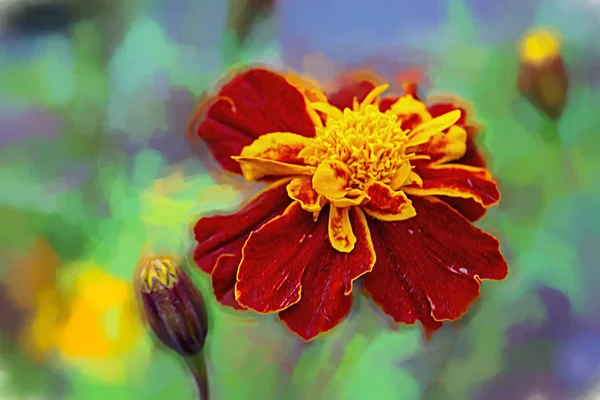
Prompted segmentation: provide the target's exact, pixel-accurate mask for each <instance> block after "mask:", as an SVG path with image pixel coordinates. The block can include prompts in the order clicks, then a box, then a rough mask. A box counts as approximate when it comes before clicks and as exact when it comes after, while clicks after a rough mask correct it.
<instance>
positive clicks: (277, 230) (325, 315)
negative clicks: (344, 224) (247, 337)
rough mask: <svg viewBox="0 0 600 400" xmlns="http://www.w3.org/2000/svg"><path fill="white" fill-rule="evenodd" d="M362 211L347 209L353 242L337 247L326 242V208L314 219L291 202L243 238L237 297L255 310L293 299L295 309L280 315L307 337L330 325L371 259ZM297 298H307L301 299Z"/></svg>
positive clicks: (338, 317) (275, 308)
mask: <svg viewBox="0 0 600 400" xmlns="http://www.w3.org/2000/svg"><path fill="white" fill-rule="evenodd" d="M359 213H360V214H359ZM362 216H363V214H362V213H361V212H360V211H359V210H353V212H352V223H353V229H355V230H356V231H355V235H356V237H357V243H356V247H355V249H354V250H353V251H352V252H350V253H341V252H338V251H336V250H334V249H333V248H332V247H331V244H330V243H329V240H328V232H327V225H328V218H327V213H321V214H320V216H319V218H318V219H317V222H314V220H313V217H312V213H309V212H306V211H304V210H302V208H301V207H300V205H299V204H298V203H294V204H292V205H291V206H290V207H289V208H288V210H287V211H286V213H285V214H284V215H283V216H281V217H278V218H275V219H273V220H272V221H271V222H269V223H267V224H265V225H264V226H263V227H262V228H261V229H259V230H258V231H255V232H254V233H252V235H250V238H249V239H248V241H247V242H246V245H245V246H244V252H243V255H244V258H243V260H242V263H241V264H240V267H239V270H238V283H237V285H236V296H237V300H238V302H239V303H240V304H242V305H243V306H246V307H248V308H250V309H253V310H255V311H258V312H261V313H269V312H277V311H283V310H285V309H287V308H288V307H290V306H294V305H296V306H297V307H298V308H297V309H296V311H293V310H292V309H290V310H289V312H283V313H281V318H282V319H283V320H284V322H285V323H286V324H288V326H290V328H291V329H292V330H293V331H294V332H296V333H298V335H300V336H302V337H303V338H305V339H307V340H308V339H310V338H312V337H314V336H315V335H317V334H318V333H320V332H324V331H326V330H329V329H331V328H333V327H334V326H335V325H337V324H338V323H339V322H340V321H341V320H342V319H343V318H344V317H345V316H346V314H347V313H348V310H349V307H350V305H351V298H349V295H350V294H351V290H352V281H353V280H354V279H356V278H357V277H359V276H360V275H362V274H363V273H365V272H368V271H369V270H370V269H371V266H372V264H373V261H374V257H375V254H374V251H373V250H372V248H371V246H370V244H371V243H370V241H369V240H368V236H367V233H366V232H367V231H366V229H365V228H364V227H365V226H366V224H365V223H366V221H365V220H363V221H365V222H362V224H361V223H360V221H359V219H360V218H361V217H362ZM354 225H356V226H354ZM273 243H277V245H276V246H274V245H273ZM359 243H360V244H359ZM304 285H306V286H304ZM301 296H302V300H301ZM303 301H307V302H306V303H305V304H304V305H302V302H303ZM294 307H295V306H294Z"/></svg>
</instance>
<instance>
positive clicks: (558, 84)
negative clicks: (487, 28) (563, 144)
mask: <svg viewBox="0 0 600 400" xmlns="http://www.w3.org/2000/svg"><path fill="white" fill-rule="evenodd" d="M560 50H561V49H560V40H559V37H558V35H556V34H553V33H552V32H550V31H547V30H544V29H534V30H532V31H530V32H529V33H527V34H526V35H525V37H524V38H523V40H522V42H521V66H520V70H519V81H518V88H519V91H520V92H521V94H523V95H524V96H526V97H527V98H528V99H529V101H531V103H532V104H533V105H534V106H536V107H537V108H539V109H540V110H541V111H543V112H544V113H545V114H546V115H548V116H549V117H550V118H552V119H558V118H560V116H561V114H562V111H563V108H564V106H565V103H566V101H567V91H568V87H569V82H568V79H567V73H566V71H565V66H564V62H563V59H562V56H561V53H560Z"/></svg>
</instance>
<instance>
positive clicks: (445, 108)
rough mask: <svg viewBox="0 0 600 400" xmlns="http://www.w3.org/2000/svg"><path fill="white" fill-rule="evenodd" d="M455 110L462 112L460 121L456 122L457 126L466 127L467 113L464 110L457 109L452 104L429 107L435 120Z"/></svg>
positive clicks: (428, 109)
mask: <svg viewBox="0 0 600 400" xmlns="http://www.w3.org/2000/svg"><path fill="white" fill-rule="evenodd" d="M454 110H460V119H459V120H458V121H456V125H461V126H464V125H465V123H466V121H467V112H466V111H465V109H464V108H461V107H456V106H455V105H454V104H450V103H439V104H434V105H432V106H430V107H427V111H429V114H431V116H432V117H433V118H435V117H439V116H442V115H444V114H447V113H449V112H450V111H454Z"/></svg>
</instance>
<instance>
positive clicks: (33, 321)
mask: <svg viewBox="0 0 600 400" xmlns="http://www.w3.org/2000/svg"><path fill="white" fill-rule="evenodd" d="M11 273H12V274H11V281H10V282H11V284H10V285H7V286H6V288H7V292H8V294H9V299H10V300H11V301H13V302H14V304H15V305H16V306H18V307H19V308H21V309H23V310H26V311H27V314H28V319H27V320H26V322H25V324H24V325H23V327H22V328H21V332H20V340H21V345H22V347H23V348H24V350H25V351H26V353H27V355H28V356H29V357H30V358H31V359H32V360H33V361H35V362H42V361H46V360H48V359H49V356H51V355H58V356H59V357H60V359H61V361H62V362H64V363H65V364H67V365H71V366H74V367H75V368H77V369H79V370H80V371H81V372H82V373H84V374H87V375H91V376H93V377H94V378H95V379H102V380H111V381H119V380H124V379H126V377H127V374H128V371H130V370H131V369H132V368H133V367H134V365H132V362H134V363H135V361H136V358H135V357H129V356H130V355H135V356H137V357H138V358H137V361H138V362H139V363H141V364H142V365H143V364H144V360H145V359H144V357H140V355H143V353H141V354H140V353H139V352H136V351H135V350H137V349H140V348H141V347H140V346H143V345H144V343H146V344H149V341H144V340H142V339H144V338H147V336H145V335H144V331H143V328H142V325H141V321H140V318H139V314H138V309H137V304H136V301H135V298H134V292H133V289H132V287H131V283H130V282H127V281H124V280H121V279H119V278H117V277H114V276H112V275H110V274H108V273H106V272H104V271H103V270H102V269H101V268H100V267H99V266H97V265H96V264H94V263H93V262H89V263H77V264H74V265H61V260H60V259H59V258H58V256H57V255H56V253H55V252H54V250H53V249H52V248H51V247H50V246H49V245H48V244H47V243H46V242H45V241H44V240H38V241H36V242H35V243H34V244H33V245H32V246H31V248H30V249H29V250H28V251H27V252H26V254H22V255H19V256H17V257H15V260H14V261H13V267H12V269H11ZM65 274H67V275H68V274H73V280H72V282H69V284H65V285H64V287H61V286H60V281H61V280H65ZM67 277H68V276H67ZM63 283H65V282H63ZM148 349H149V347H146V350H148ZM146 354H149V352H148V351H146ZM132 360H133V361H132Z"/></svg>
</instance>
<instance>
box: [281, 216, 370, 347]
mask: <svg viewBox="0 0 600 400" xmlns="http://www.w3.org/2000/svg"><path fill="white" fill-rule="evenodd" d="M349 214H350V223H351V224H352V230H353V233H354V235H355V236H356V239H357V241H356V244H355V246H354V249H353V250H352V251H351V252H350V253H340V252H338V251H336V250H335V249H333V247H331V246H329V243H327V244H326V245H325V246H322V247H321V248H320V250H321V251H320V252H317V253H316V254H314V255H313V257H312V262H311V263H310V264H309V265H308V266H307V268H306V271H305V272H304V276H303V277H302V298H301V299H300V302H298V303H297V304H295V305H293V306H291V307H290V308H288V309H286V310H284V311H281V312H280V313H279V318H281V320H282V321H283V322H284V323H285V324H286V325H287V326H288V327H289V328H290V330H292V331H293V332H295V333H297V334H298V335H299V336H301V337H302V338H304V339H305V340H310V339H312V338H314V337H315V336H317V335H318V334H319V333H322V332H326V331H328V330H330V329H332V328H333V327H335V326H336V325H337V324H339V323H340V322H341V321H342V320H343V319H344V318H345V317H346V315H348V313H349V312H350V309H351V307H352V293H351V292H350V290H351V289H352V281H353V280H354V279H356V278H358V277H359V276H361V275H363V274H365V273H367V272H369V271H370V270H371V267H372V266H373V263H374V261H375V252H374V251H373V246H372V242H371V237H370V234H369V228H368V226H367V224H366V219H365V217H364V214H362V213H361V211H360V210H359V209H357V208H355V207H352V208H351V210H350V212H349ZM325 220H326V218H325V217H323V218H322V221H323V222H321V223H322V224H323V225H325V224H326V222H325ZM311 240H325V241H327V238H319V237H313V238H311Z"/></svg>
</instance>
